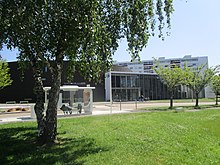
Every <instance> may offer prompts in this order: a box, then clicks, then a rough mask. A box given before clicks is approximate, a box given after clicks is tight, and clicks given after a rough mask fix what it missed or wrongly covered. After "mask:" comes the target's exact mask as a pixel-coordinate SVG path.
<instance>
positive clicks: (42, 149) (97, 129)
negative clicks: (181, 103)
mask: <svg viewBox="0 0 220 165" xmlns="http://www.w3.org/2000/svg"><path fill="white" fill-rule="evenodd" d="M219 125H220V110H219V109H212V110H211V109H210V110H204V109H201V111H198V112H192V111H191V112H182V113H173V111H163V112H151V113H135V114H121V115H106V116H90V117H82V118H69V119H60V120H59V121H58V144H56V145H54V146H52V147H47V146H38V145H37V144H36V143H35V136H36V128H35V127H36V124H35V123H33V122H25V123H10V124H5V125H0V146H1V147H0V154H1V157H0V164H91V165H93V164H105V165H106V164H117V165H118V164H219V163H220V131H219V130H220V129H219Z"/></svg>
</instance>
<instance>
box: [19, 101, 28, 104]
mask: <svg viewBox="0 0 220 165" xmlns="http://www.w3.org/2000/svg"><path fill="white" fill-rule="evenodd" d="M20 104H28V101H20Z"/></svg>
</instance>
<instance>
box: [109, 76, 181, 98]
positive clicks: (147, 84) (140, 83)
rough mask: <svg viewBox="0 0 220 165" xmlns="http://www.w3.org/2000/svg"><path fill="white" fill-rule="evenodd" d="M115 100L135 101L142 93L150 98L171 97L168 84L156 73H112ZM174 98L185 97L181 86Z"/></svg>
mask: <svg viewBox="0 0 220 165" xmlns="http://www.w3.org/2000/svg"><path fill="white" fill-rule="evenodd" d="M111 81H112V98H113V101H119V100H121V101H134V100H138V99H139V98H140V96H141V95H143V96H144V98H147V99H150V100H160V99H169V98H170V96H169V91H168V89H167V86H166V85H165V84H163V83H162V82H161V80H160V79H159V77H158V76H157V75H154V74H129V73H112V80H111ZM174 98H184V95H183V94H182V92H181V87H178V88H177V89H176V90H175V94H174Z"/></svg>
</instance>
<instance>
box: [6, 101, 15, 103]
mask: <svg viewBox="0 0 220 165" xmlns="http://www.w3.org/2000/svg"><path fill="white" fill-rule="evenodd" d="M6 104H16V101H7V102H6Z"/></svg>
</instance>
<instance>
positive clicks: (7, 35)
mask: <svg viewBox="0 0 220 165" xmlns="http://www.w3.org/2000/svg"><path fill="white" fill-rule="evenodd" d="M172 3H173V1H172V0H89V1H88V0H26V1H21V0H1V1H0V16H1V17H0V32H1V37H0V45H2V44H6V45H7V46H8V48H12V47H17V48H18V50H19V51H20V54H19V57H18V58H19V60H20V61H25V60H27V61H30V64H31V65H32V66H33V67H32V68H34V70H35V71H34V74H35V75H37V76H36V82H37V81H38V82H37V83H36V84H38V85H37V86H38V87H39V88H36V89H38V90H37V91H38V92H37V93H38V94H37V95H39V96H42V92H43V89H42V82H40V78H39V77H40V76H39V75H40V73H39V72H38V71H36V70H39V68H40V66H42V63H43V64H44V65H47V66H48V68H49V70H50V72H51V74H52V84H51V90H50V93H49V102H48V106H47V111H46V120H45V122H44V120H43V119H44V117H43V113H42V112H43V102H42V98H39V101H37V102H36V105H38V103H39V106H36V107H41V108H36V110H35V112H40V113H39V114H37V116H38V121H42V123H43V124H39V125H42V127H44V128H43V129H42V130H43V131H42V132H43V133H42V134H44V135H45V137H47V138H49V139H48V141H54V140H55V138H56V128H57V114H56V109H57V102H58V98H59V92H60V85H61V74H62V70H63V60H64V59H66V60H69V62H70V70H71V71H74V70H76V69H77V70H79V71H81V73H82V75H84V77H86V78H88V79H89V80H90V81H91V80H97V79H99V76H100V75H101V74H100V73H103V72H105V71H106V70H107V69H109V68H110V66H111V64H112V54H114V52H115V51H116V49H117V48H118V42H119V41H120V39H121V38H126V39H127V41H128V50H129V52H130V54H131V55H132V58H133V59H135V58H138V57H139V56H138V52H139V51H141V50H142V49H143V47H144V46H146V45H147V43H148V39H149V37H150V36H152V35H154V33H155V29H158V31H159V37H163V29H164V28H166V25H167V27H168V28H169V27H170V16H171V13H172V12H173V7H172ZM156 26H158V28H156ZM39 93H40V94H39ZM39 109H41V110H39ZM39 123H40V122H39ZM40 127H41V126H40ZM42 127H41V128H42Z"/></svg>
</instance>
